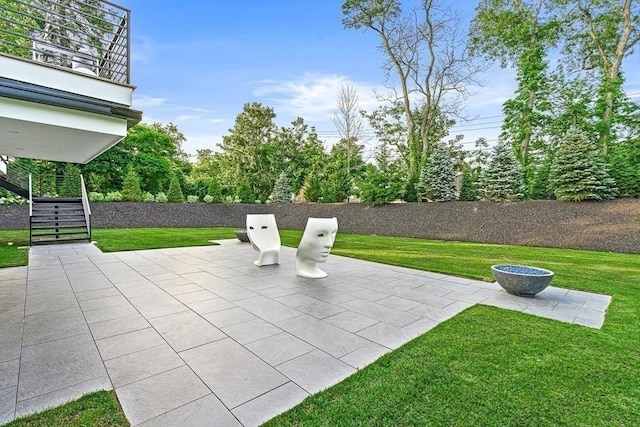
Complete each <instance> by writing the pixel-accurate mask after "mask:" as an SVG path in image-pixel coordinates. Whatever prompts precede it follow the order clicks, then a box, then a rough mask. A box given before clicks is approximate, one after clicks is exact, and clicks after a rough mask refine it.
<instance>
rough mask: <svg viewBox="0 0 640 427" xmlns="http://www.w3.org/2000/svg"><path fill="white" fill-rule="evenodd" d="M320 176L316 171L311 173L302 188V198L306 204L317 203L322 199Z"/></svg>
mask: <svg viewBox="0 0 640 427" xmlns="http://www.w3.org/2000/svg"><path fill="white" fill-rule="evenodd" d="M322 184H323V182H322V176H321V175H320V173H319V172H317V171H311V173H309V175H307V179H306V181H305V183H304V185H303V186H302V188H303V194H304V198H305V200H306V201H307V202H317V201H318V200H320V197H322Z"/></svg>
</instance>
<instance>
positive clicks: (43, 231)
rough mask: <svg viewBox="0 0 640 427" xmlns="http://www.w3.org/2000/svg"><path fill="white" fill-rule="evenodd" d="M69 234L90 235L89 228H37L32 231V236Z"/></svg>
mask: <svg viewBox="0 0 640 427" xmlns="http://www.w3.org/2000/svg"><path fill="white" fill-rule="evenodd" d="M67 234H89V233H88V231H87V228H86V227H84V228H81V227H75V228H35V229H32V230H31V236H58V235H59V236H62V235H67Z"/></svg>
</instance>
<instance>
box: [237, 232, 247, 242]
mask: <svg viewBox="0 0 640 427" xmlns="http://www.w3.org/2000/svg"><path fill="white" fill-rule="evenodd" d="M235 233H236V237H237V238H238V240H240V241H241V242H245V243H246V242H248V241H249V236H247V230H243V229H240V230H236V231H235Z"/></svg>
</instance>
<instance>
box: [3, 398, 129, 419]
mask: <svg viewBox="0 0 640 427" xmlns="http://www.w3.org/2000/svg"><path fill="white" fill-rule="evenodd" d="M128 425H129V421H127V418H126V417H125V416H124V413H123V412H122V410H121V409H120V404H119V403H118V399H117V398H116V394H115V392H113V391H99V392H96V393H91V394H87V395H84V396H82V397H81V398H80V399H78V400H75V401H73V402H70V403H67V404H66V405H62V406H59V407H57V408H53V409H49V410H47V411H44V412H40V413H38V414H33V415H29V416H26V417H24V418H19V419H17V420H14V421H12V422H10V423H9V424H5V427H69V426H83V427H84V426H86V427H116V426H128Z"/></svg>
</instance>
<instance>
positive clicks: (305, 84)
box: [118, 0, 640, 155]
mask: <svg viewBox="0 0 640 427" xmlns="http://www.w3.org/2000/svg"><path fill="white" fill-rule="evenodd" d="M118 3H119V4H120V5H122V6H124V7H126V8H129V9H131V11H132V48H131V51H132V59H133V60H132V82H133V84H134V85H136V86H137V89H136V91H135V94H134V102H133V106H134V108H136V109H140V110H142V111H143V112H144V118H143V120H144V121H145V122H149V123H151V122H154V121H158V122H161V123H168V122H173V123H175V124H176V125H177V126H178V128H179V129H180V130H181V131H182V133H183V134H184V135H185V137H186V138H187V141H186V143H185V144H184V147H183V148H184V150H185V151H187V153H189V154H192V155H195V154H196V150H197V149H201V148H209V149H216V144H218V143H220V142H221V141H222V136H223V135H227V134H228V133H229V132H228V131H229V129H230V128H232V127H233V124H234V120H235V117H236V116H237V115H238V114H239V113H240V112H241V111H242V106H243V105H244V104H245V103H247V102H253V101H257V102H261V103H262V104H264V105H268V106H270V107H273V108H274V109H275V112H276V114H277V117H276V123H277V124H278V125H279V126H287V125H289V124H290V123H291V121H292V120H294V119H295V118H296V117H298V116H300V117H303V118H304V119H305V122H306V123H307V124H309V125H310V126H315V128H316V130H317V131H318V134H319V136H320V138H321V139H322V140H324V141H325V143H326V145H327V146H330V145H331V144H332V143H333V142H335V134H336V130H335V126H334V125H333V123H332V122H331V117H332V116H333V113H334V111H335V109H336V98H337V96H338V93H339V91H340V87H341V85H343V84H350V85H352V86H354V87H355V88H356V90H357V92H358V98H359V103H360V107H361V108H363V109H366V110H369V111H371V110H373V109H374V108H375V106H376V105H377V103H376V100H375V98H374V96H373V91H374V89H376V88H377V89H378V90H382V89H383V88H384V81H385V77H384V74H383V72H382V70H381V67H380V66H381V64H382V62H383V60H384V57H383V55H382V53H380V52H379V51H378V49H377V45H378V39H377V38H376V37H375V35H374V34H373V33H372V32H363V31H357V30H352V29H350V30H346V29H343V27H342V11H341V5H342V3H343V0H304V1H301V0H178V1H176V0H120V1H118ZM477 3H478V2H477V1H475V0H460V1H457V2H455V3H452V4H455V5H457V7H458V9H459V11H460V13H461V15H462V16H463V17H465V18H466V19H467V20H468V19H470V18H471V17H473V14H474V9H475V7H476V5H477ZM464 24H465V25H466V24H467V22H465V23H464ZM625 69H626V70H638V71H640V54H636V55H635V56H634V57H633V58H631V60H627V66H626V67H625ZM482 79H483V80H484V81H485V83H486V84H485V85H484V87H478V88H473V89H472V92H473V93H474V95H473V96H471V97H470V98H469V99H468V101H467V106H466V109H465V113H466V115H468V116H469V117H472V118H473V120H472V121H470V122H468V123H465V124H463V123H460V124H459V125H457V126H456V127H455V128H454V129H453V130H452V133H455V134H457V133H464V135H465V138H464V140H463V141H465V142H469V143H472V142H473V141H475V139H477V138H478V137H481V136H483V137H485V138H487V139H488V140H489V141H493V140H495V139H496V138H497V135H498V133H499V130H500V122H501V106H502V103H503V102H504V101H505V100H506V99H508V98H509V97H510V96H511V95H512V93H513V90H514V88H515V75H514V73H513V71H511V70H502V69H500V68H498V67H492V68H491V69H490V71H489V72H488V73H486V74H485V75H483V76H482ZM627 79H628V81H627V85H626V89H627V91H628V93H631V94H635V95H636V96H635V98H638V97H640V72H636V73H629V71H628V72H627ZM369 146H370V147H369V148H372V147H373V142H370V143H369ZM472 147H473V145H472V144H469V145H467V146H466V148H469V149H470V148H472Z"/></svg>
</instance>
